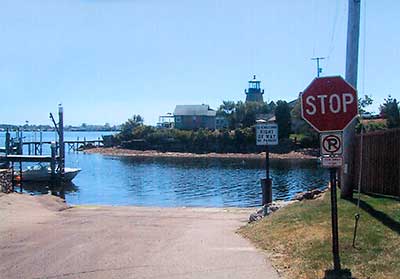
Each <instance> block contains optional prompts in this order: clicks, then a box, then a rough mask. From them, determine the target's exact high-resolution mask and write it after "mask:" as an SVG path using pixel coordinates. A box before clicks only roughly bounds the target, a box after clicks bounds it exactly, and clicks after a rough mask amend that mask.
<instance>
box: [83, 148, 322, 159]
mask: <svg viewBox="0 0 400 279" xmlns="http://www.w3.org/2000/svg"><path fill="white" fill-rule="evenodd" d="M312 152H313V150H312V149H303V150H301V151H291V152H289V153H283V154H279V153H270V154H269V157H270V159H278V160H316V159H317V158H318V157H317V156H314V155H311V154H312ZM84 153H87V154H95V153H96V154H101V155H106V156H120V157H147V158H210V159H259V160H263V159H265V152H261V153H205V154H197V153H187V152H161V151H156V150H146V151H142V150H131V149H124V148H116V147H96V148H91V149H86V150H84Z"/></svg>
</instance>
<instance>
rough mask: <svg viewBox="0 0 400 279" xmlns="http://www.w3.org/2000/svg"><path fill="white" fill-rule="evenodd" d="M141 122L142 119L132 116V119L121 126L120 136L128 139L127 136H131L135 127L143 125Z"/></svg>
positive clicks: (138, 116)
mask: <svg viewBox="0 0 400 279" xmlns="http://www.w3.org/2000/svg"><path fill="white" fill-rule="evenodd" d="M143 120H144V119H143V117H141V116H140V115H139V114H138V115H136V114H134V115H133V116H132V118H129V119H128V120H127V121H126V122H125V123H123V124H122V125H121V135H122V136H123V137H128V136H129V135H132V133H133V130H134V129H135V128H136V127H138V126H141V125H143Z"/></svg>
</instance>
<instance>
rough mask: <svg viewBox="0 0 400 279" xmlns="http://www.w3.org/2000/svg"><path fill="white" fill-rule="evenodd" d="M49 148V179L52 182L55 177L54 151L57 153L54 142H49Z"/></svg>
mask: <svg viewBox="0 0 400 279" xmlns="http://www.w3.org/2000/svg"><path fill="white" fill-rule="evenodd" d="M50 149H51V162H50V173H51V180H52V182H54V181H55V178H56V153H57V151H56V149H57V148H56V143H55V142H52V143H51V146H50Z"/></svg>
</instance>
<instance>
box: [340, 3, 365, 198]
mask: <svg viewBox="0 0 400 279" xmlns="http://www.w3.org/2000/svg"><path fill="white" fill-rule="evenodd" d="M360 2H361V0H349V7H348V8H349V12H348V22H347V47H346V81H347V82H348V83H350V84H351V85H352V86H353V87H354V88H355V89H357V73H358V42H359V37H360V6H361V4H360ZM355 125H356V120H354V121H353V122H352V123H351V124H350V125H349V126H348V127H347V128H346V129H345V130H344V131H343V154H344V158H343V159H344V166H343V168H342V171H341V183H340V185H341V190H342V191H341V197H342V198H351V197H353V183H352V182H353V181H352V179H351V178H352V174H353V172H354V170H353V167H354V166H353V157H354V142H355Z"/></svg>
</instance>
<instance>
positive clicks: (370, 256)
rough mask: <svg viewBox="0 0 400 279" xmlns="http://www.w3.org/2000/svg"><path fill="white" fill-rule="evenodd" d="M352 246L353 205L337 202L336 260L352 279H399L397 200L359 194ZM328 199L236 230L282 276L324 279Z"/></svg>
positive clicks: (328, 251)
mask: <svg viewBox="0 0 400 279" xmlns="http://www.w3.org/2000/svg"><path fill="white" fill-rule="evenodd" d="M361 201H362V202H361V209H360V213H361V218H360V221H359V225H358V233H357V241H356V248H353V247H352V241H353V230H354V219H355V218H354V215H355V213H356V212H357V207H356V202H355V201H354V202H351V201H347V200H342V199H338V215H339V237H340V244H339V245H340V246H339V247H340V256H341V263H342V267H343V268H350V269H351V271H352V274H353V276H354V277H356V278H371V279H372V278H380V279H387V278H393V279H394V278H400V202H399V201H398V200H395V199H392V198H388V197H372V196H367V195H362V196H361ZM330 214H331V213H330V195H329V193H327V194H326V195H325V196H324V197H323V198H321V199H318V200H311V201H303V202H298V203H295V204H292V205H290V206H287V207H285V208H283V209H281V210H279V211H278V212H276V213H274V214H272V215H271V216H269V217H267V218H264V219H263V220H262V221H260V222H257V223H253V224H249V225H247V226H245V227H243V228H241V229H240V230H239V232H240V233H241V234H242V235H244V236H245V237H247V238H249V239H250V240H251V241H253V242H254V243H255V244H256V245H257V246H258V247H259V248H261V249H263V250H265V251H267V252H268V254H269V257H270V259H271V260H272V263H273V264H274V266H275V267H276V268H277V269H278V270H279V271H280V272H281V273H282V274H283V275H284V276H285V277H286V278H323V276H324V270H326V269H331V268H332V252H331V249H332V248H331V247H332V246H331V245H332V244H331V215H330Z"/></svg>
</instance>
